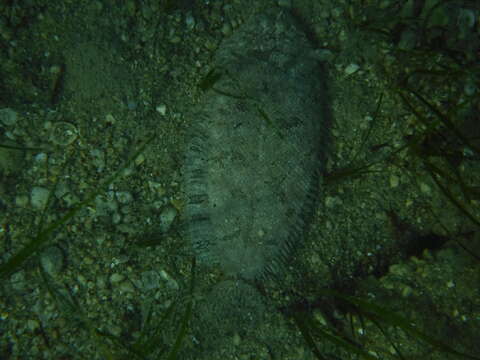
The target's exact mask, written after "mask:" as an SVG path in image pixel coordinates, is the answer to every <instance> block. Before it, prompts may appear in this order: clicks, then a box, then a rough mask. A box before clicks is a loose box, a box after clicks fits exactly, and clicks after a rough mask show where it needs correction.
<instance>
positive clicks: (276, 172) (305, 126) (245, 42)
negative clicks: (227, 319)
mask: <svg viewBox="0 0 480 360" xmlns="http://www.w3.org/2000/svg"><path fill="white" fill-rule="evenodd" d="M213 69H214V71H213V72H212V73H210V74H209V80H208V81H207V80H206V82H205V83H204V87H205V92H204V95H203V98H202V101H201V103H200V105H199V106H198V107H196V108H195V109H193V111H192V112H191V114H190V115H189V121H190V122H189V124H188V127H189V128H188V131H187V150H186V154H185V165H184V174H183V175H184V186H185V194H186V207H185V220H186V225H185V232H186V237H187V238H188V239H189V241H190V242H191V244H192V246H193V249H194V252H195V254H196V255H197V257H198V259H199V262H200V263H203V264H207V265H211V266H220V267H221V269H222V270H223V271H224V272H225V273H227V274H229V275H233V276H235V277H239V278H243V279H249V280H252V279H259V278H262V277H264V276H266V275H268V274H275V273H278V271H279V270H280V269H282V268H283V267H284V264H285V261H286V260H287V259H288V257H289V256H290V254H291V251H292V249H294V248H295V247H296V246H297V245H298V243H299V242H300V241H301V239H302V234H303V233H304V230H305V226H306V222H307V219H308V217H309V214H310V213H311V212H312V209H313V207H314V204H315V198H316V194H317V193H318V186H317V183H318V174H319V169H320V167H321V161H320V159H321V155H322V151H324V150H325V141H324V139H325V136H324V132H325V128H326V126H325V122H326V119H325V110H324V108H325V107H324V95H325V94H324V83H325V76H324V72H323V71H322V68H321V66H320V64H319V62H318V60H317V57H316V56H315V51H314V49H313V47H312V45H311V44H310V43H309V41H308V40H307V37H306V35H305V33H304V32H303V31H302V30H301V29H300V27H299V26H298V24H297V23H296V21H295V19H294V18H293V17H292V16H291V15H290V14H288V13H287V12H284V11H281V10H278V9H272V10H268V11H266V12H264V13H261V14H258V15H256V16H254V17H251V18H250V19H249V20H248V21H247V22H245V23H244V24H243V25H242V26H241V27H240V28H239V29H238V30H237V31H236V32H235V33H234V34H233V35H232V36H231V37H229V38H227V39H226V40H224V41H223V42H222V44H221V45H220V47H219V49H218V50H217V53H216V55H215V59H214V67H213ZM205 84H207V85H205Z"/></svg>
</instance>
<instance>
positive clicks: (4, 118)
mask: <svg viewBox="0 0 480 360" xmlns="http://www.w3.org/2000/svg"><path fill="white" fill-rule="evenodd" d="M17 119H18V114H17V113H16V111H14V110H12V109H10V108H5V109H0V122H2V123H3V125H5V126H13V125H15V124H16V123H17Z"/></svg>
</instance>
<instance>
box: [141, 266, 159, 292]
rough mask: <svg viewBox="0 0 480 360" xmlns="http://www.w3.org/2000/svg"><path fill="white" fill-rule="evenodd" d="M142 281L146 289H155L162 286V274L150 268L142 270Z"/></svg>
mask: <svg viewBox="0 0 480 360" xmlns="http://www.w3.org/2000/svg"><path fill="white" fill-rule="evenodd" d="M142 283H143V288H144V290H146V291H148V290H153V289H158V288H159V287H160V275H159V274H158V272H156V271H153V270H150V271H144V272H142Z"/></svg>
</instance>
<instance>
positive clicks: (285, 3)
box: [278, 0, 292, 9]
mask: <svg viewBox="0 0 480 360" xmlns="http://www.w3.org/2000/svg"><path fill="white" fill-rule="evenodd" d="M278 6H280V7H283V8H287V9H289V8H291V7H292V0H278Z"/></svg>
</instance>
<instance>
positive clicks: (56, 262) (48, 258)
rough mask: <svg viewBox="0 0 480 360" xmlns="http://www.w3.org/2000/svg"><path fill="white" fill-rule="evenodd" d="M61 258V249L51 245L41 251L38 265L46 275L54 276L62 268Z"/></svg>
mask: <svg viewBox="0 0 480 360" xmlns="http://www.w3.org/2000/svg"><path fill="white" fill-rule="evenodd" d="M63 260H64V259H63V253H62V251H61V250H60V249H59V248H58V247H56V246H51V247H49V248H47V249H46V250H45V251H43V252H42V254H41V256H40V265H41V266H42V269H43V270H44V271H45V272H46V273H47V274H48V275H50V276H52V277H56V276H58V274H59V273H60V271H61V270H62V268H63V263H64V261H63Z"/></svg>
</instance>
